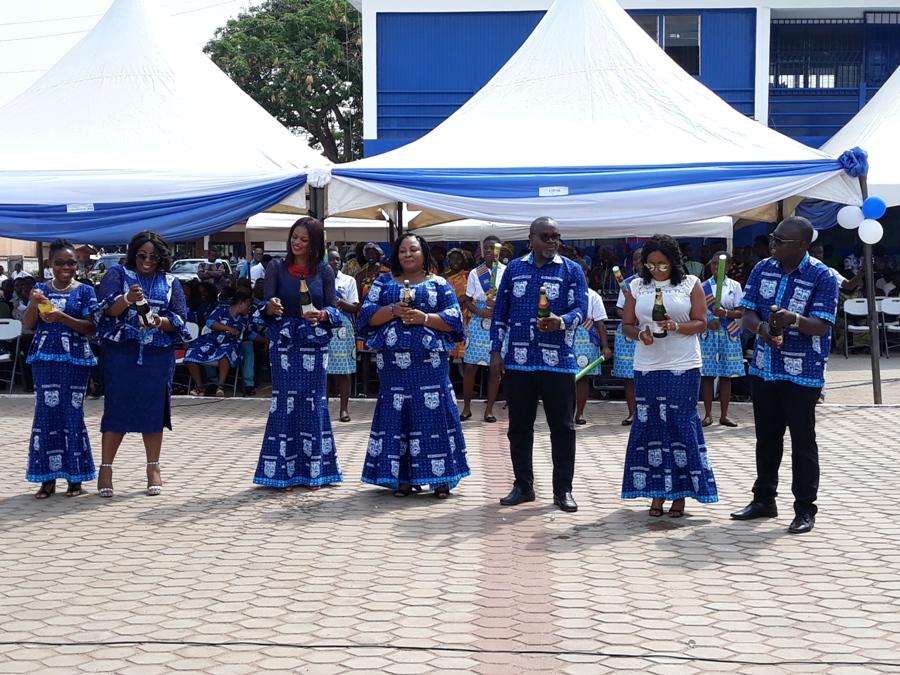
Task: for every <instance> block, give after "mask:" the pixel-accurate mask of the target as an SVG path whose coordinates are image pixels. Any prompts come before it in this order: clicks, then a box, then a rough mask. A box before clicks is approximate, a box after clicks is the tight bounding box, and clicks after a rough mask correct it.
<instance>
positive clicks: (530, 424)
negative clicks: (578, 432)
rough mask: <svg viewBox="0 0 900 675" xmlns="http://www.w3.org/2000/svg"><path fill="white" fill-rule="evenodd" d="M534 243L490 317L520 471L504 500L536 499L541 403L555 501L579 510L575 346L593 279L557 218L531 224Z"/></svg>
mask: <svg viewBox="0 0 900 675" xmlns="http://www.w3.org/2000/svg"><path fill="white" fill-rule="evenodd" d="M528 244H529V246H530V248H531V252H530V253H528V255H526V256H524V257H522V258H519V259H516V260H512V261H510V263H509V266H508V267H507V269H506V272H505V273H504V274H503V277H502V279H501V281H500V286H499V288H498V289H497V296H496V299H495V304H494V311H493V317H492V322H491V371H492V372H491V376H492V377H496V378H500V376H501V375H502V376H503V384H504V391H505V392H506V400H507V403H508V405H509V431H508V433H507V438H509V449H510V456H511V458H512V465H513V473H514V474H515V483H514V484H513V488H512V491H511V492H510V493H509V494H508V495H507V496H506V497H503V498H502V499H501V500H500V503H501V504H502V505H504V506H515V505H516V504H521V503H523V502H530V501H534V498H535V497H534V471H533V464H532V454H533V447H534V421H535V417H536V416H537V404H538V401H539V400H540V401H542V402H543V404H544V414H545V415H546V418H547V424H548V425H549V426H550V445H551V448H552V458H553V503H554V504H555V505H556V506H557V507H558V508H560V509H561V510H563V511H567V512H574V511H577V510H578V505H577V504H576V503H575V499H574V498H573V497H572V478H573V475H574V473H575V419H574V418H575V374H576V373H577V372H578V365H577V363H576V361H575V353H574V351H573V348H572V347H573V345H574V342H575V329H576V328H578V326H579V325H580V324H581V323H582V322H583V321H584V317H585V316H586V315H587V283H586V282H585V278H584V273H583V272H582V271H581V267H580V266H579V265H578V264H577V263H575V262H573V261H572V260H569V259H568V258H563V257H562V256H560V255H559V253H558V249H559V244H560V234H559V227H558V226H557V224H556V221H554V220H553V219H552V218H548V217H541V218H538V219H537V220H535V221H534V222H533V223H532V224H531V229H530V232H529V234H528ZM544 301H546V302H544ZM504 340H506V341H507V342H508V345H507V348H506V353H505V354H504V353H503V352H502V350H503V345H504Z"/></svg>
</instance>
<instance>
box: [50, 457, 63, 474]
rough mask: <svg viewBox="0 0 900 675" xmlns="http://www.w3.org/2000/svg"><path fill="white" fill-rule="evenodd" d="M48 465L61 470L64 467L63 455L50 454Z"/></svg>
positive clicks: (54, 469)
mask: <svg viewBox="0 0 900 675" xmlns="http://www.w3.org/2000/svg"><path fill="white" fill-rule="evenodd" d="M47 465H48V466H49V467H50V470H51V471H59V470H60V469H61V468H62V455H50V456H48V457H47Z"/></svg>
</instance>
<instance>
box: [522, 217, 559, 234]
mask: <svg viewBox="0 0 900 675" xmlns="http://www.w3.org/2000/svg"><path fill="white" fill-rule="evenodd" d="M547 228H553V229H556V230H558V229H559V223H557V222H556V221H555V220H553V218H551V217H550V216H541V217H540V218H535V219H534V220H533V221H531V229H529V231H528V232H529V234H534V233H535V232H543V231H544V230H546V229H547Z"/></svg>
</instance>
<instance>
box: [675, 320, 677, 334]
mask: <svg viewBox="0 0 900 675" xmlns="http://www.w3.org/2000/svg"><path fill="white" fill-rule="evenodd" d="M675 332H676V333H677V332H678V322H677V321H676V322H675Z"/></svg>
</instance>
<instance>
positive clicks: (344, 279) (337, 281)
mask: <svg viewBox="0 0 900 675" xmlns="http://www.w3.org/2000/svg"><path fill="white" fill-rule="evenodd" d="M334 289H335V291H339V292H340V294H341V297H342V298H343V299H344V300H345V301H347V302H349V303H351V304H355V303H357V302H359V289H358V288H357V286H356V279H354V278H353V277H351V276H350V275H349V274H344V273H343V272H341V271H338V273H337V275H336V276H335V278H334Z"/></svg>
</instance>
